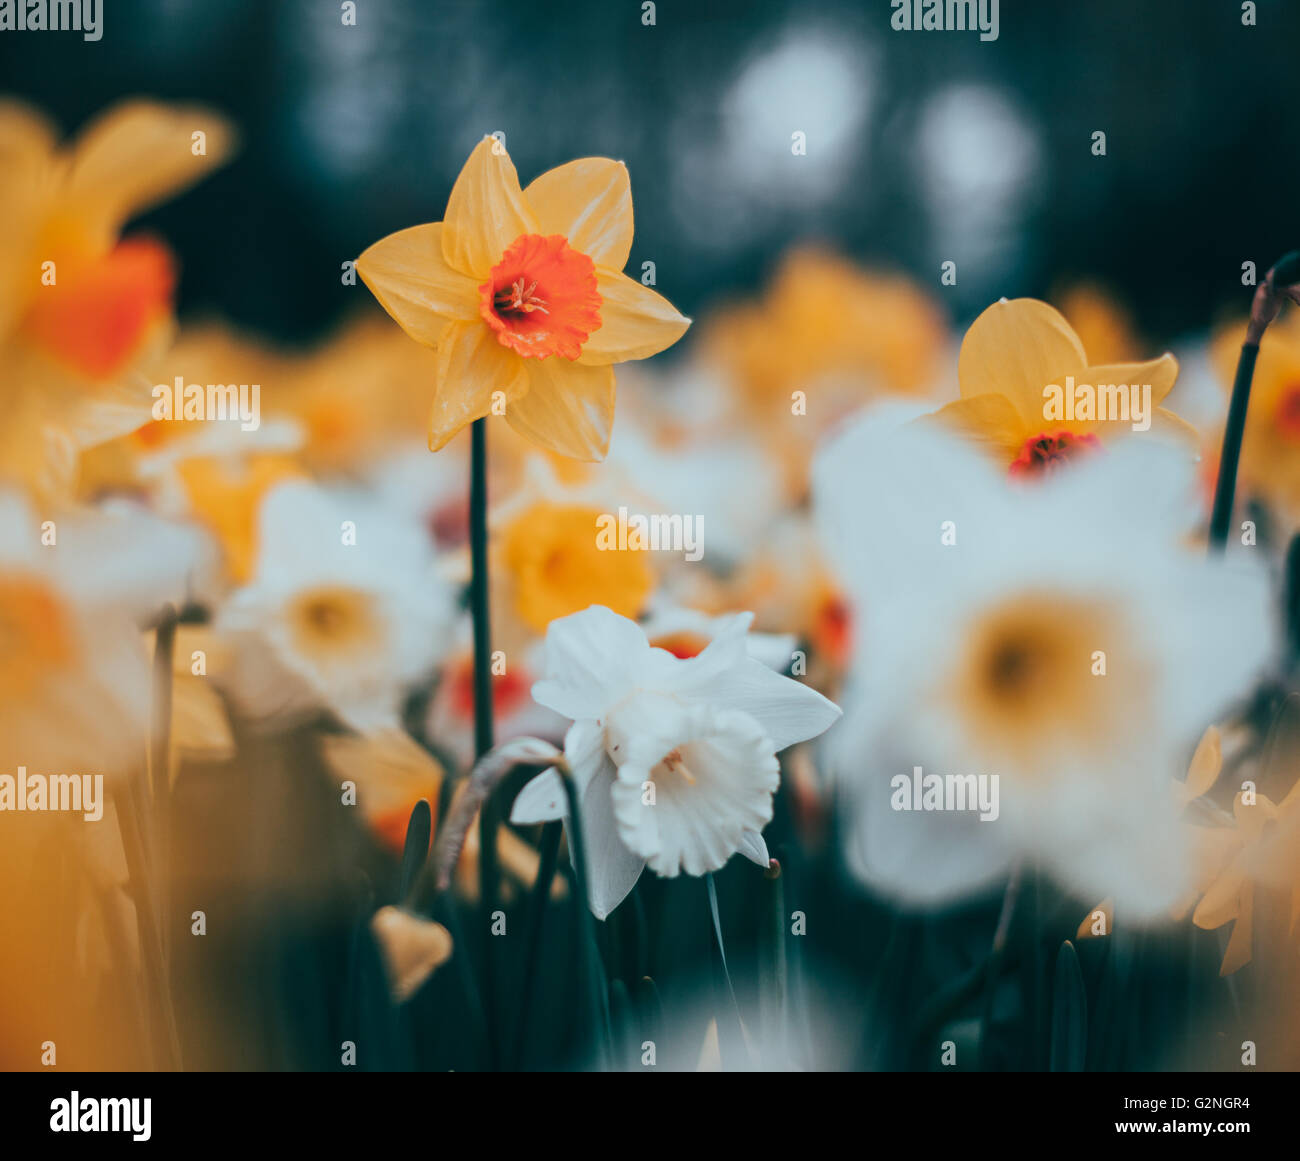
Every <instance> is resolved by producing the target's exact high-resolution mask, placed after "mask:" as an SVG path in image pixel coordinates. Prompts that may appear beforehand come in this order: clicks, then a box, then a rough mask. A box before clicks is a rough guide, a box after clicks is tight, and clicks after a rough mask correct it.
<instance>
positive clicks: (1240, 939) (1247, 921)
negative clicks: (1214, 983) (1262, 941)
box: [1219, 891, 1255, 976]
mask: <svg viewBox="0 0 1300 1161" xmlns="http://www.w3.org/2000/svg"><path fill="white" fill-rule="evenodd" d="M1254 910H1255V908H1254V897H1253V895H1252V894H1251V892H1249V891H1247V892H1246V893H1245V895H1244V896H1243V897H1242V900H1241V911H1240V912H1239V913H1238V915H1237V922H1236V923H1234V924H1233V925H1232V935H1231V936H1230V937H1229V938H1228V946H1227V949H1226V950H1225V951H1224V953H1223V964H1222V965H1221V966H1220V968H1219V975H1221V976H1230V975H1232V973H1233V972H1235V971H1237V970H1238V969H1239V968H1243V967H1245V966H1246V965H1247V964H1248V963H1250V958H1251V952H1252V951H1253V946H1252V945H1253V943H1254V940H1253V939H1252V935H1253V931H1254V927H1255V915H1254Z"/></svg>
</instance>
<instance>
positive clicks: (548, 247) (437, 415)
mask: <svg viewBox="0 0 1300 1161" xmlns="http://www.w3.org/2000/svg"><path fill="white" fill-rule="evenodd" d="M631 246H632V194H631V187H630V185H629V183H628V175H627V168H626V167H625V166H624V165H623V164H622V163H621V162H618V161H610V160H608V159H606V158H601V157H587V158H582V159H581V160H578V161H571V162H569V163H568V164H567V165H562V166H560V167H559V168H557V169H552V170H550V171H549V172H548V173H544V174H542V176H541V177H539V178H537V180H536V181H534V182H533V183H532V184H531V185H529V186H528V188H527V189H521V188H520V186H519V178H518V176H517V175H516V173H515V167H514V165H513V164H512V163H511V161H510V157H509V155H508V154H507V153H506V151H505V147H504V146H503V145H502V144H501V142H500V141H499V140H498V139H495V138H492V137H485V138H484V139H483V140H482V141H480V142H479V144H478V145H477V146H476V147H475V149H474V152H473V153H471V154H470V157H469V160H468V161H467V162H466V163H465V168H464V169H462V170H461V172H460V176H459V177H458V178H457V179H456V184H455V186H454V187H453V188H452V191H451V197H450V198H449V199H448V202H447V214H446V217H445V219H444V220H443V221H441V222H434V223H431V224H428V225H423V226H412V227H410V228H409V229H406V230H399V231H398V232H397V233H395V234H390V235H389V236H388V237H387V238H383V239H381V240H380V241H378V242H376V243H375V244H374V245H373V246H371V247H370V248H369V249H367V250H366V251H365V253H363V254H362V255H361V257H360V258H359V259H357V271H358V273H360V275H361V277H362V279H363V280H364V281H365V283H366V285H367V286H368V287H369V288H370V289H371V291H372V292H373V293H374V295H375V297H376V298H377V299H378V300H379V302H380V303H381V304H382V305H383V307H384V309H385V310H386V311H388V313H389V314H390V315H392V316H393V318H394V319H395V320H396V321H397V323H398V324H399V325H400V326H401V327H402V329H403V330H404V331H406V333H407V334H408V335H410V336H411V337H412V338H413V339H416V340H418V341H419V342H421V343H424V344H426V345H427V346H431V347H436V348H437V350H438V361H437V367H436V371H435V383H434V399H433V409H432V414H431V416H430V419H429V447H430V448H431V449H432V450H434V451H437V450H438V449H439V448H441V447H442V446H443V445H444V444H446V443H447V441H448V440H450V439H451V438H452V436H454V435H455V434H456V433H457V432H458V431H460V430H461V428H463V427H465V426H467V425H468V424H470V423H471V422H473V421H474V420H476V419H480V418H482V417H483V416H486V415H488V414H489V413H490V412H491V411H492V408H493V399H494V397H495V396H496V392H503V397H504V400H505V417H506V420H507V421H508V422H509V423H510V425H511V426H512V427H513V428H514V429H515V430H516V431H518V432H519V433H520V434H521V435H523V436H525V437H526V438H528V439H530V440H531V441H532V442H534V443H536V444H539V445H541V446H542V447H544V448H547V449H549V450H551V451H555V452H559V453H561V454H562V455H566V456H572V457H573V458H575V459H580V460H600V459H603V458H604V456H605V453H606V451H607V449H608V447H609V437H610V429H611V427H612V425H613V419H614V371H613V364H615V363H621V362H624V361H626V360H628V359H644V358H646V357H647V356H649V355H653V354H655V353H657V352H658V351H662V350H663V349H664V348H665V347H668V346H671V345H672V344H673V343H674V342H676V341H677V340H678V339H679V338H680V337H681V336H682V334H683V333H684V332H685V330H686V328H687V327H688V326H689V325H690V320H689V319H687V318H683V317H682V315H680V314H679V313H678V312H677V311H676V310H675V309H674V308H673V306H672V304H671V303H669V302H668V301H667V300H666V299H664V298H663V297H661V296H660V295H659V294H657V293H655V292H654V291H653V290H650V289H649V288H648V287H646V286H643V285H641V283H639V282H637V281H635V280H634V279H632V278H628V277H627V276H626V275H624V274H623V273H621V271H622V268H623V266H624V265H625V264H626V262H627V258H628V252H629V251H630V249H631Z"/></svg>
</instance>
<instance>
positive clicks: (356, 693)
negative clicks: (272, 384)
mask: <svg viewBox="0 0 1300 1161" xmlns="http://www.w3.org/2000/svg"><path fill="white" fill-rule="evenodd" d="M258 541H259V545H260V549H259V556H258V562H257V569H256V572H255V574H254V576H253V579H252V581H251V583H249V584H248V585H246V586H245V587H243V588H241V589H239V590H237V591H236V592H235V593H234V594H233V595H232V596H231V598H230V601H229V602H228V603H227V605H226V606H225V608H224V609H222V611H221V613H220V615H219V616H218V618H217V621H216V631H217V635H218V638H219V639H220V640H221V641H222V643H223V644H224V645H226V646H228V649H229V652H228V654H227V667H226V669H225V671H224V672H223V674H222V681H223V684H225V685H226V686H227V687H228V689H229V692H230V693H231V695H232V697H233V698H234V700H235V702H236V704H237V705H238V706H239V708H240V710H241V712H243V713H245V714H247V715H248V716H249V717H253V718H282V717H285V716H299V715H304V714H309V713H312V712H319V711H323V710H328V711H332V712H334V713H335V714H337V715H338V717H339V718H340V719H342V721H344V722H345V723H346V724H348V725H350V726H352V727H353V728H355V729H357V730H361V731H369V730H371V729H377V728H379V727H383V726H390V725H394V724H396V722H397V721H398V716H399V713H400V709H401V704H402V698H403V696H404V694H405V693H406V691H407V690H409V689H410V688H411V687H412V686H413V685H415V684H416V683H418V682H419V681H420V680H421V679H422V678H423V677H425V676H426V675H427V674H429V673H431V672H432V670H433V668H434V666H435V665H436V664H437V662H438V661H439V660H440V658H441V657H442V655H443V653H444V652H445V651H446V649H447V648H449V646H450V643H451V636H452V634H451V623H452V618H453V602H452V599H451V594H450V592H449V590H448V588H447V586H446V585H445V583H443V582H442V581H440V580H439V579H438V577H437V576H436V575H435V572H434V564H433V552H432V547H431V544H430V541H429V539H428V537H427V536H426V535H425V534H424V531H423V529H422V528H421V527H420V526H419V525H418V524H417V523H414V522H406V521H400V520H398V521H395V520H394V519H393V518H392V517H391V515H389V514H388V513H386V512H384V511H381V510H377V509H376V508H374V507H373V506H372V505H371V504H368V503H366V502H365V501H363V500H361V499H359V498H350V497H344V496H341V495H331V494H328V493H326V492H324V491H322V490H320V489H318V488H316V487H314V486H313V485H310V484H307V483H303V482H299V481H292V482H287V483H283V484H280V485H278V486H277V487H275V488H274V489H272V490H271V491H270V492H269V493H268V494H267V496H266V499H265V500H264V501H263V504H262V508H261V511H260V513H259V538H258Z"/></svg>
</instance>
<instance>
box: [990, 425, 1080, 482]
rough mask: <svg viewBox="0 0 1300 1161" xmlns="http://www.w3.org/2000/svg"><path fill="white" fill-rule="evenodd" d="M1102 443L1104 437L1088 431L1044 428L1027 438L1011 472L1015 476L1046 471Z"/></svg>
mask: <svg viewBox="0 0 1300 1161" xmlns="http://www.w3.org/2000/svg"><path fill="white" fill-rule="evenodd" d="M1099 447H1101V441H1100V440H1099V439H1098V438H1097V437H1096V436H1095V435H1092V434H1091V433H1089V432H1077V431H1058V432H1053V433H1049V432H1046V431H1042V432H1039V433H1038V434H1037V435H1033V436H1030V437H1029V438H1028V439H1027V440H1025V445H1024V447H1023V448H1021V451H1020V455H1019V456H1018V457H1017V458H1016V459H1015V460H1014V461H1012V464H1011V468H1010V472H1011V474H1012V475H1013V476H1039V475H1045V474H1047V473H1050V472H1054V471H1056V470H1058V469H1059V468H1062V467H1064V466H1065V465H1066V464H1067V463H1069V462H1070V461H1071V460H1074V459H1077V458H1078V457H1079V456H1080V455H1083V454H1087V453H1088V452H1089V451H1091V450H1094V449H1096V448H1099Z"/></svg>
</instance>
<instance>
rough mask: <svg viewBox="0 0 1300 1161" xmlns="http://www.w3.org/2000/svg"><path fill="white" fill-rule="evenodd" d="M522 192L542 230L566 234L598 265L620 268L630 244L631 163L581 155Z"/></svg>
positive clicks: (630, 246) (547, 232) (573, 245)
mask: <svg viewBox="0 0 1300 1161" xmlns="http://www.w3.org/2000/svg"><path fill="white" fill-rule="evenodd" d="M524 197H525V199H526V200H527V202H528V205H529V206H530V207H531V208H532V211H533V214H534V215H535V216H536V218H537V226H538V229H539V230H540V231H541V233H543V234H563V235H564V236H565V237H566V238H568V240H569V245H570V246H572V247H573V248H574V249H575V250H581V251H582V252H583V253H584V254H586V255H587V257H588V258H590V259H591V260H592V261H593V262H594V263H596V265H597V266H606V267H608V268H609V269H610V270H622V269H623V267H624V266H626V265H627V256H628V254H629V253H630V252H631V249H632V184H631V182H630V181H629V180H628V176H627V166H626V165H624V164H623V163H622V162H621V161H610V160H609V158H607V157H583V158H580V159H579V160H577V161H570V162H569V163H568V164H567V165H561V166H558V167H556V168H555V169H552V170H549V171H548V172H546V173H544V174H542V176H541V177H539V178H538V179H537V180H536V181H534V182H533V183H532V184H531V185H530V186H529V187H528V188H527V189H526V190H524Z"/></svg>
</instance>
